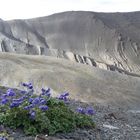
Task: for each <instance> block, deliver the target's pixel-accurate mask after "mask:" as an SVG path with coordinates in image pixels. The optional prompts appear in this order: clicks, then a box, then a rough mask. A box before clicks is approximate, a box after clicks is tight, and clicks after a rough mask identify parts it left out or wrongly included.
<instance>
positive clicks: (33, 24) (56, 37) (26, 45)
mask: <svg viewBox="0 0 140 140" xmlns="http://www.w3.org/2000/svg"><path fill="white" fill-rule="evenodd" d="M139 17H140V12H139V11H137V12H129V13H97V12H85V11H71V12H63V13H57V14H53V15H50V16H46V17H41V18H33V19H27V20H10V21H0V44H1V45H0V46H1V47H0V50H1V51H4V52H13V53H21V54H33V55H47V56H54V57H60V58H65V59H69V60H71V61H76V62H78V63H83V64H89V63H90V64H89V65H91V66H95V65H94V64H93V63H94V62H95V63H96V62H101V63H102V64H103V65H104V66H102V65H100V64H97V63H96V67H100V68H103V69H106V70H109V69H108V68H107V66H108V65H111V66H113V67H116V68H117V69H122V70H123V71H128V72H132V73H136V74H140V67H139V65H140V63H139V62H140V61H139V59H140V56H139V55H140V39H139V38H140V28H139V23H140V20H139V19H140V18H139ZM86 59H88V62H87V60H86ZM93 60H94V61H93ZM106 64H107V65H106ZM117 69H115V70H116V71H118V70H117Z"/></svg>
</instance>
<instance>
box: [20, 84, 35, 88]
mask: <svg viewBox="0 0 140 140" xmlns="http://www.w3.org/2000/svg"><path fill="white" fill-rule="evenodd" d="M22 85H23V86H24V87H27V88H28V89H33V85H32V83H22Z"/></svg>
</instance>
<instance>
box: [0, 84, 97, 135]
mask: <svg viewBox="0 0 140 140" xmlns="http://www.w3.org/2000/svg"><path fill="white" fill-rule="evenodd" d="M22 86H23V87H24V88H25V90H20V91H18V92H15V91H14V90H13V89H8V90H7V91H6V92H5V93H2V92H1V93H0V125H4V126H6V127H10V128H12V129H17V128H20V129H23V131H24V132H25V134H27V135H36V134H39V133H45V134H46V133H47V134H49V135H54V134H55V133H57V132H63V133H66V132H70V131H72V130H73V129H76V128H77V127H82V128H84V127H86V128H93V127H94V126H95V125H94V122H93V120H92V115H94V114H95V111H94V109H93V108H91V107H87V108H81V107H78V108H77V109H76V111H75V112H74V111H72V110H71V109H70V108H69V107H68V105H67V103H68V101H69V99H68V96H69V93H67V92H65V93H62V94H60V96H59V97H56V98H54V97H51V89H50V88H47V89H44V88H42V89H41V93H40V94H39V95H36V94H34V89H33V85H32V83H22Z"/></svg>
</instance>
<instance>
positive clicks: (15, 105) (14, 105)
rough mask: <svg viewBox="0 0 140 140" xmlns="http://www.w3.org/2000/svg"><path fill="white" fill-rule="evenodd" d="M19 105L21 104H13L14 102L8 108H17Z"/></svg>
mask: <svg viewBox="0 0 140 140" xmlns="http://www.w3.org/2000/svg"><path fill="white" fill-rule="evenodd" d="M20 104H21V102H15V101H14V102H12V103H11V104H10V108H14V107H18V106H19V105H20Z"/></svg>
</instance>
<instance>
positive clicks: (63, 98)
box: [58, 92, 69, 101]
mask: <svg viewBox="0 0 140 140" xmlns="http://www.w3.org/2000/svg"><path fill="white" fill-rule="evenodd" d="M67 96H69V93H68V92H66V93H63V94H61V95H60V96H59V97H58V99H59V100H63V101H67Z"/></svg>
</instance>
